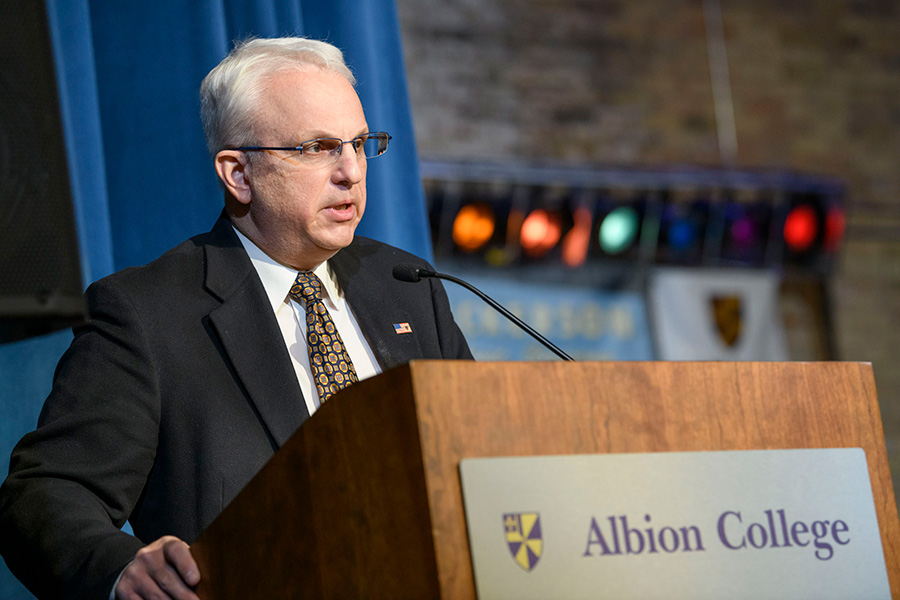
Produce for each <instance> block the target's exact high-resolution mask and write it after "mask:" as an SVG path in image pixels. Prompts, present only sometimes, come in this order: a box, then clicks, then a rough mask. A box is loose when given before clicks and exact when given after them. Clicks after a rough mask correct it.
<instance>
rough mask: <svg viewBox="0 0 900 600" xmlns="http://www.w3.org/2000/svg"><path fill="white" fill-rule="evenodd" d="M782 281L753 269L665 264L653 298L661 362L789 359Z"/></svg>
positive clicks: (654, 280) (651, 290) (655, 276)
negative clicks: (780, 292)
mask: <svg viewBox="0 0 900 600" xmlns="http://www.w3.org/2000/svg"><path fill="white" fill-rule="evenodd" d="M779 285H780V279H779V277H778V275H777V274H776V273H774V272H771V271H760V270H749V269H740V270H737V269H696V268H691V269H687V268H659V269H655V270H654V271H653V273H652V274H651V276H650V281H649V285H648V298H649V302H650V310H651V316H652V319H653V324H654V332H655V339H656V348H657V353H658V358H659V359H660V360H766V361H772V360H774V361H778V360H787V359H788V354H787V348H786V343H785V340H784V331H783V328H782V324H781V311H780V308H779V305H778V289H779Z"/></svg>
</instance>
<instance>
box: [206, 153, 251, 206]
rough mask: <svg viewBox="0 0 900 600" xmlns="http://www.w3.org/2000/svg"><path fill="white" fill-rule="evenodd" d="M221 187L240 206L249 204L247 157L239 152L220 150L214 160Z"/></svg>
mask: <svg viewBox="0 0 900 600" xmlns="http://www.w3.org/2000/svg"><path fill="white" fill-rule="evenodd" d="M214 162H215V166H216V173H218V174H219V179H221V180H222V185H224V186H225V189H226V190H227V191H228V193H229V194H231V196H232V197H233V198H234V199H235V200H237V201H238V202H240V203H241V204H250V196H251V194H250V174H249V173H248V170H249V166H250V164H249V161H248V160H247V155H246V154H244V153H243V152H241V151H240V150H222V151H221V152H219V153H218V154H216V157H215V159H214Z"/></svg>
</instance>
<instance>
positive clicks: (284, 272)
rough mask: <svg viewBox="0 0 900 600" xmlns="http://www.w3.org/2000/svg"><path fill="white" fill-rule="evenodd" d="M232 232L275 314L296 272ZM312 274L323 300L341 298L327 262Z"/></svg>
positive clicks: (295, 277)
mask: <svg viewBox="0 0 900 600" xmlns="http://www.w3.org/2000/svg"><path fill="white" fill-rule="evenodd" d="M234 231H235V233H237V236H238V239H239V240H241V245H243V246H244V250H246V252H247V256H249V257H250V262H251V263H253V267H254V268H255V269H256V272H257V274H258V275H259V279H260V280H261V281H262V284H263V288H264V289H265V290H266V296H267V297H268V298H269V302H270V303H271V305H272V310H273V311H274V312H277V311H278V309H279V308H281V306H282V304H284V303H285V302H286V301H287V298H288V293H289V292H290V291H291V287H292V286H293V285H294V281H295V280H296V279H297V270H296V269H292V268H290V267H286V266H284V265H283V264H281V263H279V262H278V261H276V260H275V259H273V258H272V257H271V256H269V255H268V254H266V253H265V252H263V251H262V250H261V249H260V248H259V246H257V245H256V244H254V243H253V242H252V241H250V239H249V238H248V237H247V236H245V235H244V234H243V233H241V232H240V231H238V230H237V229H235V230H234ZM313 273H315V275H316V277H318V278H319V280H321V282H322V293H323V297H324V298H323V299H325V300H331V301H332V302H334V301H335V300H336V299H337V298H340V297H341V290H340V287H339V286H338V284H337V281H336V280H335V278H334V273H333V272H332V270H331V268H330V267H329V266H328V262H327V261H326V262H323V263H321V264H320V265H319V266H317V267H316V268H315V269H313Z"/></svg>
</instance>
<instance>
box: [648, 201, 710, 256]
mask: <svg viewBox="0 0 900 600" xmlns="http://www.w3.org/2000/svg"><path fill="white" fill-rule="evenodd" d="M708 220H709V201H708V200H707V199H706V198H705V197H701V198H700V199H695V200H689V199H685V198H679V199H674V200H671V199H670V200H669V201H668V202H665V203H664V204H663V206H662V209H661V214H660V220H659V236H658V243H657V246H656V260H657V261H658V262H660V263H663V264H682V265H683V264H695V263H699V262H700V260H701V258H702V253H703V241H704V232H705V231H706V226H707V221H708Z"/></svg>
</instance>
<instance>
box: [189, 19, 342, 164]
mask: <svg viewBox="0 0 900 600" xmlns="http://www.w3.org/2000/svg"><path fill="white" fill-rule="evenodd" d="M309 65H313V66H316V67H319V68H321V69H325V70H328V71H333V72H335V73H337V74H339V75H342V76H343V77H345V78H346V79H347V81H349V82H350V84H351V85H352V86H354V87H355V86H356V78H355V77H354V76H353V73H352V72H351V71H350V68H349V67H348V66H347V64H346V63H345V62H344V55H343V53H342V52H341V51H340V49H338V48H337V47H335V46H333V45H331V44H329V43H327V42H322V41H319V40H311V39H308V38H301V37H284V38H255V39H250V40H246V41H244V42H240V43H238V44H237V45H236V46H235V48H234V50H232V51H231V52H230V53H229V54H228V56H226V57H225V58H224V59H223V60H222V62H220V63H219V64H218V65H217V66H216V67H215V68H214V69H213V70H212V71H210V72H209V74H208V75H207V76H206V77H205V78H204V79H203V83H202V84H201V85H200V117H201V119H202V121H203V132H204V134H205V135H206V147H207V149H208V150H209V153H210V155H212V156H215V155H216V154H217V153H218V152H219V151H220V150H224V149H225V148H237V147H240V146H250V145H254V144H256V143H257V140H255V139H254V131H253V125H254V118H253V117H254V114H255V113H256V110H255V109H256V106H257V103H258V101H259V96H260V93H261V92H262V89H263V86H264V84H265V82H266V80H267V79H268V78H270V77H271V76H272V75H274V74H276V73H278V72H279V71H283V70H286V69H296V68H300V67H306V66H309Z"/></svg>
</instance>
